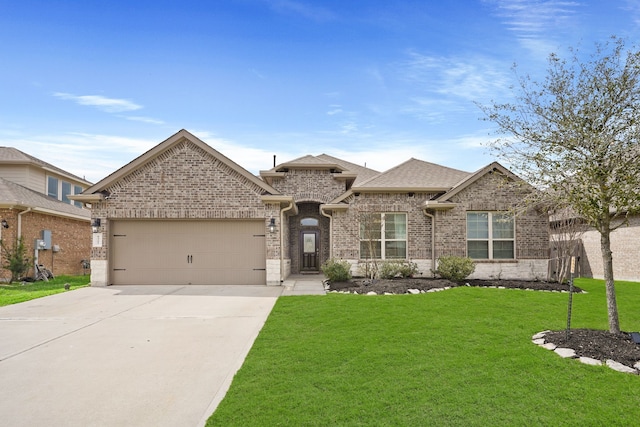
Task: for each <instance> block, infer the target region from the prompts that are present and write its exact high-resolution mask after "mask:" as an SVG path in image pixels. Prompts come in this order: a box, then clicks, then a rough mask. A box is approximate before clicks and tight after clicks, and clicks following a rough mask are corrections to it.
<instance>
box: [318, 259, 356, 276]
mask: <svg viewBox="0 0 640 427" xmlns="http://www.w3.org/2000/svg"><path fill="white" fill-rule="evenodd" d="M320 270H322V272H323V273H324V275H325V276H327V279H329V281H331V282H344V281H345V280H349V279H351V264H349V262H348V261H345V260H341V261H340V260H336V259H334V258H331V259H328V260H327V261H326V262H325V263H324V264H322V266H321V267H320Z"/></svg>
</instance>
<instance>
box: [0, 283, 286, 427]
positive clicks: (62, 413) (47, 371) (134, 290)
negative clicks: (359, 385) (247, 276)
mask: <svg viewBox="0 0 640 427" xmlns="http://www.w3.org/2000/svg"><path fill="white" fill-rule="evenodd" d="M281 292H282V288H281V287H266V286H126V287H125V286H121V287H108V288H97V287H96V288H83V289H78V290H75V291H72V292H67V293H63V294H58V295H54V296H50V297H46V298H40V299H36V300H32V301H29V302H25V303H22V304H16V305H12V306H7V307H0V424H2V425H7V426H44V425H46V426H154V427H159V426H180V427H182V426H194V427H195V426H199V425H204V423H205V421H206V419H207V418H208V417H209V415H211V413H212V412H213V410H214V409H215V407H216V406H217V404H218V403H219V402H220V400H222V397H223V396H224V394H225V393H226V391H227V389H228V387H229V385H230V383H231V380H232V378H233V375H234V374H235V372H236V371H237V370H238V368H239V367H240V366H241V365H242V362H243V361H244V358H245V356H246V354H247V353H248V351H249V349H250V348H251V345H252V344H253V341H254V340H255V338H256V336H257V335H258V332H259V331H260V329H261V328H262V326H263V324H264V322H265V320H266V318H267V316H268V315H269V313H270V312H271V309H272V308H273V305H274V304H275V302H276V300H277V298H278V296H279V295H280V293H281Z"/></svg>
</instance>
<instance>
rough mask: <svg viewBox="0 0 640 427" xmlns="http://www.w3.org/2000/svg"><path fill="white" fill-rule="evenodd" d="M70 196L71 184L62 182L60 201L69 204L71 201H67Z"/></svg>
mask: <svg viewBox="0 0 640 427" xmlns="http://www.w3.org/2000/svg"><path fill="white" fill-rule="evenodd" d="M70 194H71V184H70V183H68V182H66V181H62V201H63V202H65V203H69V204H71V199H69V195H70Z"/></svg>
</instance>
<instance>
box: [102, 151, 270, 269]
mask: <svg viewBox="0 0 640 427" xmlns="http://www.w3.org/2000/svg"><path fill="white" fill-rule="evenodd" d="M107 191H109V193H110V194H109V198H108V199H107V200H104V201H102V202H98V203H94V204H93V206H92V216H93V217H94V218H96V217H97V218H100V219H101V221H102V223H101V230H100V231H101V232H102V233H103V245H102V247H99V248H92V250H91V258H92V259H95V260H105V259H107V257H108V238H107V235H108V234H107V233H108V227H109V220H111V219H258V218H260V219H264V221H265V229H266V227H267V225H268V221H269V219H270V218H275V220H276V224H277V226H278V227H280V224H279V222H280V220H279V216H280V215H279V205H277V204H269V205H265V204H264V203H263V202H262V200H261V198H260V196H261V194H262V192H263V190H262V188H260V187H259V186H258V185H256V184H254V183H253V182H251V181H249V180H248V179H247V178H245V177H244V176H242V175H241V174H239V173H238V172H236V171H235V170H233V169H231V168H229V167H227V166H226V165H225V164H223V163H221V162H220V161H218V160H217V159H216V158H214V157H213V156H211V155H210V154H209V153H207V152H206V151H204V150H202V149H200V147H198V146H197V145H195V144H193V143H191V142H190V141H188V140H185V141H183V142H180V143H178V144H176V145H175V146H173V147H172V148H170V149H168V150H167V151H165V152H164V153H162V154H161V155H160V156H158V157H157V158H154V159H152V160H151V161H149V162H148V163H146V164H145V165H143V166H142V167H140V168H139V169H137V170H135V171H133V172H132V173H130V174H129V175H127V176H125V177H123V178H122V179H120V180H119V181H118V182H116V183H114V184H113V185H111V186H110V187H109V188H107ZM279 250H280V249H279V244H278V237H277V235H268V236H267V258H270V259H275V258H279V256H280V252H279Z"/></svg>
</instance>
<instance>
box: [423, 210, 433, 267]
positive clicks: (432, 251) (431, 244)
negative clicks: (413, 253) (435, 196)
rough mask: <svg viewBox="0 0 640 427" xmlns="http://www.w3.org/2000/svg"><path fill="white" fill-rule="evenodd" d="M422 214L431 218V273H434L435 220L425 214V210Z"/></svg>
mask: <svg viewBox="0 0 640 427" xmlns="http://www.w3.org/2000/svg"><path fill="white" fill-rule="evenodd" d="M422 213H424V214H425V216H428V217H429V218H431V271H434V270H435V269H436V218H435V215H431V214H430V213H427V208H423V209H422Z"/></svg>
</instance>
